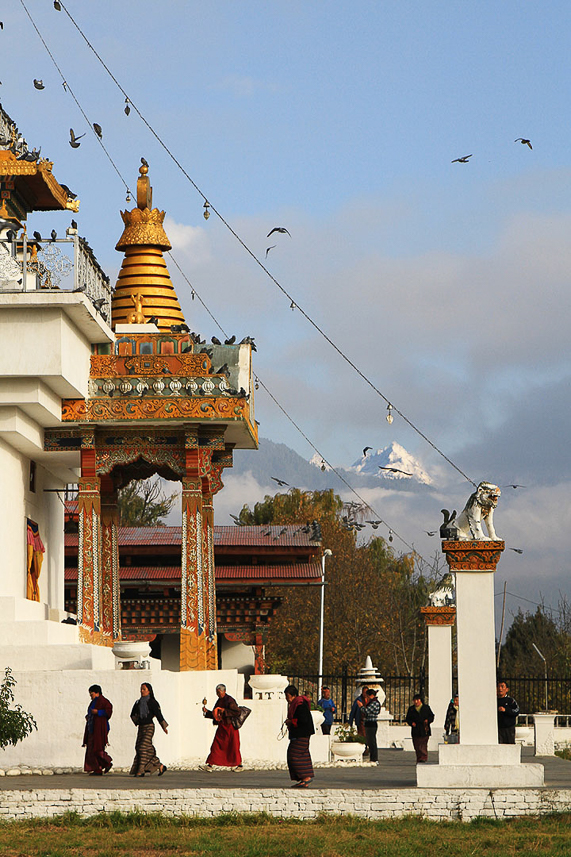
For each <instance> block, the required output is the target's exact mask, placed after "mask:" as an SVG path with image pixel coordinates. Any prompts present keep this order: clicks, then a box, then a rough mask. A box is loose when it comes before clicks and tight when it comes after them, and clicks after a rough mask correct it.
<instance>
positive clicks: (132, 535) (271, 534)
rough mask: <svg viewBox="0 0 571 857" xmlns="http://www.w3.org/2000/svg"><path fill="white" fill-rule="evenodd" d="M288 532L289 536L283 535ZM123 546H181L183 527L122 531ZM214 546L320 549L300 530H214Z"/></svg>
mask: <svg viewBox="0 0 571 857" xmlns="http://www.w3.org/2000/svg"><path fill="white" fill-rule="evenodd" d="M284 530H285V532H283V531H284ZM118 536H119V545H120V546H123V547H124V546H127V545H129V546H137V547H138V546H142V545H180V543H181V537H182V527H120V528H119V532H118ZM77 540H78V536H77V533H66V535H65V545H66V547H74V546H75V545H77ZM214 545H215V546H222V545H224V546H225V547H226V546H228V547H267V546H271V547H277V546H279V547H282V546H283V547H315V548H317V547H318V543H317V542H312V541H310V540H309V534H308V533H302V532H301V531H300V526H299V525H297V524H290V525H288V526H285V525H284V526H283V527H282V526H279V525H278V526H275V525H272V526H271V527H270V526H268V525H264V526H253V527H222V526H221V527H216V526H215V527H214Z"/></svg>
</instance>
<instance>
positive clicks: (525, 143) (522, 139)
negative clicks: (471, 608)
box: [514, 137, 533, 149]
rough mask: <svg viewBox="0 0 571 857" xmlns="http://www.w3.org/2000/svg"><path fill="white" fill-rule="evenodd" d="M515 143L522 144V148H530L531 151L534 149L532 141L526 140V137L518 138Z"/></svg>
mask: <svg viewBox="0 0 571 857" xmlns="http://www.w3.org/2000/svg"><path fill="white" fill-rule="evenodd" d="M514 143H521V145H522V146H529V148H530V149H533V146H532V145H531V140H526V139H525V137H518V138H517V140H514Z"/></svg>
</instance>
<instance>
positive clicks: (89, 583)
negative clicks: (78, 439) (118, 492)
mask: <svg viewBox="0 0 571 857" xmlns="http://www.w3.org/2000/svg"><path fill="white" fill-rule="evenodd" d="M90 441H91V443H90ZM82 446H84V448H83V449H82V450H81V478H80V480H79V498H78V499H79V504H78V505H79V543H78V569H77V621H78V623H79V635H80V639H81V640H83V641H84V642H86V643H96V642H99V630H100V591H101V574H100V572H101V520H100V515H101V491H100V480H99V477H98V476H97V475H96V473H95V448H94V443H93V438H87V439H84V440H83V441H82ZM85 447H88V448H85Z"/></svg>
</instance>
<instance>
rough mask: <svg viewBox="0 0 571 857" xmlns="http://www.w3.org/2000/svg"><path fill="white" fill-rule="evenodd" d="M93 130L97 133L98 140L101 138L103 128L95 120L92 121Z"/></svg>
mask: <svg viewBox="0 0 571 857" xmlns="http://www.w3.org/2000/svg"><path fill="white" fill-rule="evenodd" d="M93 130H94V131H95V133H96V134H97V136H98V137H99V139H100V140H102V139H103V128H102V127H101V125H99V124H98V123H97V122H94V123H93Z"/></svg>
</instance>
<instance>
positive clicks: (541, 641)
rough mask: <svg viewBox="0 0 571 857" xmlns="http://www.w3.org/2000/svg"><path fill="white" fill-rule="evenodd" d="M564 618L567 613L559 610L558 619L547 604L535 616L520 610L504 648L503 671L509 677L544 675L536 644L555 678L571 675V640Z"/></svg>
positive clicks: (501, 666)
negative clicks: (550, 611) (570, 673)
mask: <svg viewBox="0 0 571 857" xmlns="http://www.w3.org/2000/svg"><path fill="white" fill-rule="evenodd" d="M564 617H565V613H564V612H563V611H559V617H558V618H557V619H556V618H554V616H552V615H549V613H548V611H547V609H546V608H545V606H544V605H540V606H539V607H537V609H536V611H535V613H528V612H526V613H524V612H523V611H522V610H518V612H517V613H516V615H515V617H514V620H513V622H512V624H511V626H510V628H509V631H508V632H507V634H506V640H505V643H504V644H503V646H502V650H501V653H500V672H501V673H502V674H505V675H506V676H542V675H543V672H544V665H543V661H542V660H541V658H540V656H539V655H538V654H537V652H536V651H535V649H534V648H533V643H535V645H536V646H537V647H538V649H539V650H540V651H541V653H542V654H543V656H544V657H545V659H546V661H547V666H548V670H549V672H550V673H551V675H554V676H566V675H568V674H569V659H570V654H571V637H570V635H569V632H568V630H567V629H566V628H564V627H562V623H561V619H562V618H564Z"/></svg>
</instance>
